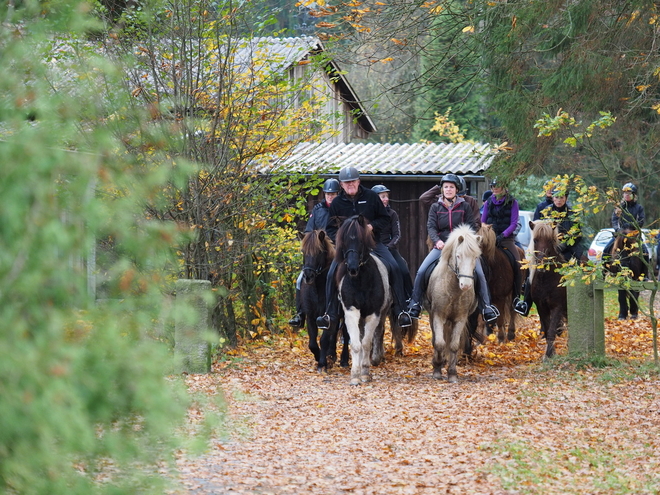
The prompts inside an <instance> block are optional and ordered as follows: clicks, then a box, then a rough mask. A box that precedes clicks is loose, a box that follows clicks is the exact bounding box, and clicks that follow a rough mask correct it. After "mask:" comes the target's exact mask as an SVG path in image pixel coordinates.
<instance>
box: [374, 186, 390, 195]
mask: <svg viewBox="0 0 660 495" xmlns="http://www.w3.org/2000/svg"><path fill="white" fill-rule="evenodd" d="M371 190H372V191H373V192H375V193H376V194H380V193H382V192H390V190H389V189H388V188H387V187H385V186H384V185H382V184H377V185H375V186H374V187H372V188H371Z"/></svg>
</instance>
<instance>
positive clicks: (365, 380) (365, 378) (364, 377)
mask: <svg viewBox="0 0 660 495" xmlns="http://www.w3.org/2000/svg"><path fill="white" fill-rule="evenodd" d="M360 381H361V382H362V383H368V382H370V381H371V375H362V376H361V377H360Z"/></svg>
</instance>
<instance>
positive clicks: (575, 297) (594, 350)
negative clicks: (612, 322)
mask: <svg viewBox="0 0 660 495" xmlns="http://www.w3.org/2000/svg"><path fill="white" fill-rule="evenodd" d="M574 284H575V285H572V286H570V285H569V286H568V287H566V297H567V298H568V329H569V332H568V353H569V354H572V355H575V354H585V355H586V354H598V355H605V332H604V324H603V291H602V290H600V291H599V296H600V303H598V302H597V301H596V297H597V294H596V291H594V286H593V285H587V284H585V283H582V282H581V281H574ZM597 307H600V314H598V310H597ZM598 322H600V328H601V330H599V329H598V327H599V323H598Z"/></svg>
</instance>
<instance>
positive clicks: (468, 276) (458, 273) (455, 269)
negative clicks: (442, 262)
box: [449, 256, 474, 280]
mask: <svg viewBox="0 0 660 495" xmlns="http://www.w3.org/2000/svg"><path fill="white" fill-rule="evenodd" d="M454 258H455V256H454ZM449 268H450V269H451V271H452V272H454V274H455V275H456V278H458V279H460V278H461V277H463V278H471V279H472V280H474V275H464V274H463V273H461V272H459V271H458V265H457V264H456V261H454V266H451V265H450V266H449Z"/></svg>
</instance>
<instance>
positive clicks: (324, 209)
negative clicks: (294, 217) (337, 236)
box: [305, 199, 330, 234]
mask: <svg viewBox="0 0 660 495" xmlns="http://www.w3.org/2000/svg"><path fill="white" fill-rule="evenodd" d="M329 217H330V208H329V207H328V205H327V203H326V202H325V199H324V200H323V201H321V202H320V203H316V204H315V205H314V208H312V213H310V215H309V220H307V225H306V226H305V234H306V233H307V232H311V231H312V230H325V227H326V225H327V224H328V218H329Z"/></svg>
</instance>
